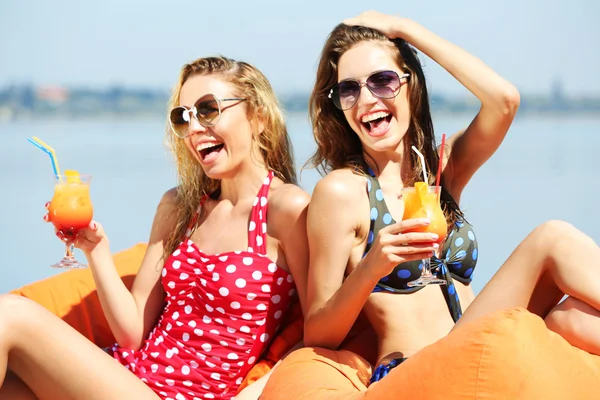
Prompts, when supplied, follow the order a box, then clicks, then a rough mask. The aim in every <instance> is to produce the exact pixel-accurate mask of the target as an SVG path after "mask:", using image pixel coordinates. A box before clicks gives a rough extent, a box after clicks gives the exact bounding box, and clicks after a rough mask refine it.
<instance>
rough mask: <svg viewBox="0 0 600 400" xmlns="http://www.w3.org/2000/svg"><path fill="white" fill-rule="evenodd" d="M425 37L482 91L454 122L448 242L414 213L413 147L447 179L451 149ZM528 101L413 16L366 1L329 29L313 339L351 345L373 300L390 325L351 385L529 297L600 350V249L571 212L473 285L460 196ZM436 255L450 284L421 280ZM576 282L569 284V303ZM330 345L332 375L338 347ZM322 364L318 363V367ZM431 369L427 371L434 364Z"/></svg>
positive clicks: (308, 324)
mask: <svg viewBox="0 0 600 400" xmlns="http://www.w3.org/2000/svg"><path fill="white" fill-rule="evenodd" d="M413 46H414V47H413ZM415 49H417V50H419V51H421V52H423V53H424V54H426V55H427V56H429V57H430V58H431V59H433V60H434V61H435V62H437V63H438V64H440V65H441V66H442V67H443V68H445V69H446V70H447V71H448V72H449V73H450V74H451V75H452V76H454V77H455V78H456V79H457V80H458V81H459V82H460V83H461V84H462V85H463V86H464V87H465V88H467V89H468V90H469V91H470V92H471V93H472V94H473V95H475V96H476V97H477V98H478V99H479V101H480V102H481V108H480V110H479V112H478V113H477V115H476V116H475V118H474V119H473V121H472V122H471V123H470V125H469V126H468V127H466V128H465V129H464V130H461V131H460V132H457V133H456V134H454V135H452V136H450V137H449V140H448V141H447V145H446V146H445V148H444V149H443V150H444V153H443V160H442V162H441V168H442V171H440V172H441V188H442V189H441V203H442V208H443V210H444V214H445V218H446V222H447V231H448V233H447V239H446V240H445V242H443V243H442V244H441V245H438V244H437V239H438V237H437V235H435V234H431V233H424V232H419V229H420V228H423V227H425V226H427V224H429V222H430V221H429V220H427V219H408V220H403V218H402V217H403V213H404V207H405V205H404V200H403V198H402V195H401V192H402V189H403V188H404V187H410V186H413V185H414V183H415V182H416V181H418V180H423V178H422V177H423V169H422V166H421V163H420V161H419V158H418V156H417V153H416V152H413V151H412V150H411V148H413V147H414V148H416V149H417V150H418V151H419V152H420V153H421V154H422V155H423V156H424V160H425V167H426V169H427V174H426V178H425V181H426V182H427V184H428V185H433V184H434V181H435V179H436V174H437V173H438V170H437V169H438V165H439V158H440V156H439V151H440V149H438V148H437V146H436V141H435V137H434V131H433V123H432V118H431V113H430V108H429V98H428V93H427V85H426V82H425V76H424V73H423V69H422V67H421V62H420V60H419V58H418V56H417V50H415ZM518 106H519V93H518V92H517V90H516V89H515V87H514V86H513V85H512V84H510V83H509V82H507V81H506V80H505V79H503V78H502V77H500V76H499V75H498V74H496V73H495V72H494V71H492V70H491V69H490V68H489V67H487V66H486V65H485V64H484V63H483V62H481V61H480V60H479V59H477V58H476V57H474V56H472V55H471V54H469V53H467V52H466V51H465V50H463V49H461V48H459V47H458V46H456V45H454V44H452V43H449V42H448V41H446V40H445V39H442V38H441V37H439V36H437V35H435V34H434V33H432V32H431V31H429V30H427V29H426V28H424V27H422V26H421V25H419V24H418V23H416V22H414V21H411V20H409V19H406V18H400V17H393V16H388V15H383V14H380V13H376V12H366V13H363V14H361V15H360V16H358V17H357V18H352V19H350V20H347V21H344V23H343V24H340V25H338V26H337V27H336V28H335V29H334V30H333V31H332V32H331V34H330V35H329V37H328V39H327V41H326V43H325V46H324V48H323V51H322V54H321V58H320V62H319V65H318V70H317V79H316V83H315V86H314V89H313V91H312V94H311V97H310V117H311V121H312V125H313V133H314V136H315V139H316V142H317V150H316V153H315V155H314V156H313V158H312V163H313V165H315V166H317V167H318V168H320V170H321V171H322V172H324V173H325V174H326V176H325V177H324V178H323V179H322V180H321V181H320V182H318V184H317V185H316V187H315V189H314V192H313V195H312V199H311V204H310V207H309V213H308V237H309V248H310V268H309V278H308V286H307V307H306V308H307V312H306V315H305V333H304V343H305V345H306V346H308V347H315V348H321V349H322V348H325V349H337V348H339V346H340V345H341V344H342V343H343V342H344V340H345V339H346V338H347V337H348V335H349V334H351V332H352V327H353V326H354V325H355V323H356V322H357V319H358V318H359V316H360V315H361V313H362V312H364V315H365V316H366V317H367V319H368V321H369V322H370V325H371V326H372V327H373V329H374V331H375V334H376V339H375V340H376V342H377V347H378V349H377V356H376V358H375V360H373V362H374V365H375V368H374V371H372V373H370V377H367V381H366V382H365V381H364V380H363V381H362V383H360V382H359V383H357V381H354V382H352V383H351V384H350V383H349V384H348V387H354V388H357V387H358V386H360V385H363V388H366V386H365V385H368V384H369V383H374V382H378V381H379V380H381V379H382V378H383V377H385V376H386V375H387V374H388V373H390V371H391V370H392V369H393V368H397V367H398V366H400V365H401V364H402V363H403V362H405V361H406V360H407V359H410V358H411V357H413V356H414V355H416V354H417V353H419V352H420V351H421V350H422V349H424V348H425V347H427V346H429V345H432V344H433V343H435V342H437V341H438V340H440V339H442V338H444V337H445V336H446V335H448V333H449V332H450V331H452V330H453V329H455V328H459V327H460V326H463V325H465V324H468V322H470V321H474V320H476V319H477V318H479V317H481V316H483V315H484V314H488V313H494V312H498V311H500V310H503V309H508V308H515V307H522V308H527V309H528V310H529V311H530V312H531V313H534V314H537V315H539V316H540V317H542V318H544V319H545V321H546V324H547V325H548V327H549V328H550V329H552V330H554V331H556V332H559V333H560V334H561V335H563V336H564V337H565V338H566V339H567V340H569V341H570V342H571V343H572V344H574V345H576V346H578V347H580V348H582V349H584V350H586V351H588V352H592V353H595V354H600V337H599V336H598V335H597V334H595V333H594V332H595V331H594V329H599V328H600V318H599V317H600V311H599V310H600V279H598V276H599V274H600V267H599V266H598V264H596V265H594V266H590V265H589V263H587V262H586V260H588V259H590V257H592V259H598V258H600V249H599V248H598V246H596V245H595V244H594V243H593V241H592V240H591V239H589V238H588V237H586V236H585V235H584V234H583V233H581V232H579V231H577V230H576V229H575V228H573V227H571V226H570V225H568V224H566V223H563V222H558V221H553V222H549V223H546V224H544V225H542V226H540V227H538V228H537V229H535V230H534V231H533V232H532V233H531V234H530V235H529V236H528V237H527V238H526V239H525V240H524V241H523V242H522V243H521V245H520V246H519V247H518V248H517V249H516V250H515V251H514V253H513V254H512V255H511V257H510V258H509V259H508V261H506V263H505V264H504V265H503V266H502V267H501V268H500V270H499V271H498V272H497V274H496V275H495V276H494V277H493V278H492V279H491V280H490V282H489V283H488V284H487V285H486V287H485V288H484V289H483V290H482V291H481V293H479V295H478V296H477V297H475V295H474V293H473V291H472V289H471V286H470V282H471V279H472V276H473V271H474V269H475V267H476V264H477V259H478V247H477V241H476V237H475V233H474V232H475V231H474V229H473V227H472V226H471V225H470V224H469V222H468V220H467V218H465V216H464V215H463V213H462V211H461V210H460V207H459V204H460V197H461V194H462V192H463V190H464V188H465V186H466V185H467V183H468V182H469V180H470V179H471V177H472V176H473V174H474V173H475V172H476V171H477V170H478V169H479V168H480V167H481V166H482V165H483V164H484V163H485V162H486V160H488V159H489V158H490V157H491V156H492V154H493V153H494V152H495V151H496V149H497V148H498V146H499V145H500V144H501V142H502V140H503V138H504V136H505V135H506V133H507V131H508V129H509V127H510V125H511V123H512V121H513V119H514V117H515V114H516V112H517V108H518ZM396 221H397V222H396ZM423 259H430V260H431V264H432V267H433V271H434V273H435V274H436V275H437V276H438V277H439V278H440V279H443V280H444V281H445V282H446V284H443V285H432V284H429V285H421V286H413V285H411V283H412V282H413V281H415V280H416V279H417V278H419V276H420V275H421V272H422V266H421V263H422V261H421V260H423ZM565 294H567V295H569V298H568V299H567V300H566V301H564V302H562V303H560V304H558V303H559V301H560V300H561V298H562V297H563V296H564V295H565ZM565 310H569V312H567V313H565V312H564V311H565ZM463 312H464V315H463ZM575 324H579V325H575ZM574 326H577V327H578V329H573V328H574ZM311 351H312V350H310V349H304V350H300V351H299V354H305V355H306V354H309V353H311ZM316 353H317V354H329V355H330V356H331V360H333V361H332V362H331V365H334V364H335V365H341V367H340V371H342V370H343V369H344V368H345V367H347V369H351V370H353V371H355V372H353V373H354V374H355V375H360V376H362V377H363V378H364V376H365V371H370V366H367V365H368V364H366V361H365V360H362V361H360V359H356V358H355V359H352V360H351V362H350V363H344V362H343V361H342V360H344V359H346V360H347V358H345V356H343V354H346V355H347V353H327V352H325V353H319V351H316ZM316 357H317V358H318V359H319V363H315V364H314V365H315V369H314V370H315V371H319V374H320V376H319V377H317V376H316V375H315V377H314V378H315V379H316V380H318V379H322V378H321V376H322V371H323V370H324V369H325V367H324V366H323V365H324V364H326V363H327V361H324V360H326V359H327V357H325V356H324V357H320V358H319V356H316ZM292 358H294V356H293V357H292ZM433 361H435V360H433ZM462 361H465V362H467V363H468V362H469V361H470V360H462ZM460 362H461V360H460V358H457V359H456V363H460ZM413 365H414V364H413ZM310 366H311V365H310V363H306V365H305V368H309V370H310ZM285 368H286V361H284V362H283V364H282V365H281V366H280V367H278V369H276V370H275V371H274V374H275V375H274V381H273V382H277V381H279V382H281V381H282V379H281V378H276V377H277V375H278V374H282V372H280V371H281V370H285ZM406 368H409V367H408V366H406ZM448 368H452V365H449V366H448ZM394 372H395V371H394ZM315 373H316V372H315ZM399 373H400V372H398V374H399ZM422 373H423V379H426V378H425V377H426V376H427V375H426V374H427V371H422ZM288 379H291V377H289V376H288ZM302 381H303V384H302V389H303V390H304V389H305V390H306V394H307V396H308V394H310V393H317V391H318V389H317V388H316V387H315V386H312V385H311V381H310V380H309V379H308V378H307V377H306V376H305V377H304V379H303V380H302ZM359 381H360V380H359ZM332 382H333V381H332ZM415 384H417V385H418V384H419V382H416V383H415ZM271 385H276V383H271V384H267V390H269V386H271ZM374 386H376V385H374ZM348 387H346V388H345V390H346V392H343V391H340V392H329V393H330V394H333V393H337V394H339V395H340V398H342V397H343V396H342V392H343V393H345V395H349V394H350V393H351V392H352V391H351V390H350V389H348ZM387 387H388V389H389V387H393V383H392V382H388V384H387ZM328 388H329V389H332V388H336V387H335V385H334V384H333V385H332V386H328ZM338 389H339V388H338ZM312 390H314V392H313V391H312ZM324 390H325V389H324ZM375 390H376V393H381V390H379V391H377V389H375ZM269 393H270V394H272V393H273V392H269ZM302 393H304V392H302ZM368 393H370V392H368ZM270 394H269V395H267V396H265V399H270V398H271V397H270ZM301 397H302V396H300V395H299V396H298V398H301ZM441 397H444V396H441V395H440V398H441ZM356 398H358V397H356Z"/></svg>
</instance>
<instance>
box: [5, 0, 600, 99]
mask: <svg viewBox="0 0 600 400" xmlns="http://www.w3.org/2000/svg"><path fill="white" fill-rule="evenodd" d="M370 4H371V6H374V5H376V7H375V9H376V10H378V11H381V12H385V13H389V14H395V15H402V16H404V17H408V18H411V19H413V20H415V21H417V22H419V23H420V24H422V25H423V26H425V27H427V28H428V29H430V30H432V31H433V32H435V33H437V34H439V35H440V36H442V37H444V38H446V39H448V40H450V41H452V42H454V43H456V44H458V45H459V46H461V47H463V48H465V49H466V50H468V51H469V52H471V53H473V54H475V55H476V56H477V57H479V58H481V59H482V60H483V61H484V62H485V63H487V64H488V65H490V66H491V67H492V68H493V69H494V70H495V71H496V72H498V73H499V74H500V75H502V76H504V77H505V78H506V79H508V80H509V81H511V82H512V83H513V84H515V85H516V86H517V88H519V90H520V91H521V93H526V94H536V93H537V94H542V95H543V94H547V93H549V91H550V90H551V87H552V84H553V82H554V81H555V80H556V79H560V80H561V81H562V85H563V88H564V90H565V92H566V93H567V94H568V95H582V94H587V95H600V79H599V78H598V73H599V71H600V52H599V51H598V48H599V47H600V46H599V43H598V42H599V40H600V24H598V23H597V19H598V17H600V2H599V1H598V0H570V1H558V0H503V1H494V2H490V1H481V0H453V1H446V0H412V1H410V0H405V1H398V0H395V1H391V0H381V1H378V2H377V3H376V4H375V3H370ZM368 8H369V6H368V2H367V1H364V0H344V1H339V0H305V1H285V0H283V1H275V0H254V1H242V0H239V1H237V0H230V1H214V2H213V1H211V2H207V1H201V0H192V1H184V2H175V1H165V0H145V1H139V0H103V1H89V0H52V1H47V0H29V1H22V0H1V1H0V57H1V59H0V87H3V86H5V85H9V84H22V83H29V82H31V83H34V84H36V85H49V86H52V85H61V86H85V87H92V88H104V87H106V86H110V85H123V86H126V87H151V88H158V89H161V88H164V89H169V88H171V87H172V86H173V84H174V83H175V81H176V79H177V76H178V73H179V69H180V68H181V66H182V65H183V64H185V63H186V62H189V61H192V60H193V59H195V58H197V57H201V56H208V55H215V54H222V55H225V56H228V57H233V58H237V59H240V60H244V61H247V62H250V63H252V64H254V65H256V66H257V67H258V68H260V69H261V70H262V71H263V72H264V73H265V75H266V76H267V77H268V78H269V79H270V81H271V83H272V84H273V87H274V88H275V90H276V92H277V93H278V94H287V93H293V92H295V91H309V90H310V88H311V86H312V84H313V82H314V74H315V70H316V64H317V61H318V56H319V52H320V50H321V48H322V45H323V43H324V41H325V39H326V37H327V35H328V33H329V32H330V31H331V29H332V28H333V27H334V26H335V25H336V24H337V23H339V22H341V21H342V20H343V19H344V18H348V17H352V16H355V15H357V14H359V13H360V12H362V11H365V10H366V9H368ZM424 64H425V71H426V74H427V77H428V78H429V87H430V90H432V91H434V92H440V93H445V94H464V93H466V90H465V89H464V88H462V86H461V85H460V84H459V83H458V82H456V81H455V80H454V79H453V78H452V77H451V76H450V75H449V74H448V73H447V72H445V71H444V70H443V69H442V68H441V67H439V66H438V65H437V64H436V63H435V62H433V61H432V60H430V59H426V58H425V57H424Z"/></svg>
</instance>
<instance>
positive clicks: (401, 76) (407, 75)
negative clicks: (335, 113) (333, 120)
mask: <svg viewBox="0 0 600 400" xmlns="http://www.w3.org/2000/svg"><path fill="white" fill-rule="evenodd" d="M384 72H392V73H394V74H395V75H396V76H397V77H398V82H399V83H400V85H399V86H398V89H397V90H395V91H394V95H393V96H391V97H383V96H380V95H378V94H377V93H375V92H374V91H373V89H372V88H371V86H369V85H368V83H367V81H368V80H369V79H370V78H371V77H373V76H375V75H377V74H381V73H384ZM409 77H410V74H409V73H408V72H406V73H404V74H402V75H400V74H398V73H397V72H396V71H393V70H391V69H390V70H383V71H376V72H373V73H372V74H370V75H369V76H368V77H367V79H365V81H364V82H361V81H359V80H358V79H345V80H343V81H341V82H338V83H336V84H335V85H333V87H332V88H331V89H330V90H329V94H328V95H327V98H328V99H330V100H331V101H332V102H333V105H334V106H335V107H336V108H337V109H339V110H341V111H346V110H349V109H351V108H352V107H354V106H355V105H356V103H358V99H359V97H360V92H361V90H362V88H363V87H364V86H366V87H367V89H369V92H371V94H372V95H373V96H375V97H377V98H379V99H393V98H394V97H396V96H398V93H400V88H402V85H403V84H404V83H403V82H402V79H404V78H409ZM343 82H355V83H356V84H358V94H357V95H356V100H354V103H352V105H351V106H350V107H347V108H342V107H341V99H339V100H338V102H339V103H340V105H339V106H338V105H337V104H336V102H335V100H334V99H333V91H334V89H335V88H336V87H338V88H339V84H340V83H343ZM405 83H406V82H405Z"/></svg>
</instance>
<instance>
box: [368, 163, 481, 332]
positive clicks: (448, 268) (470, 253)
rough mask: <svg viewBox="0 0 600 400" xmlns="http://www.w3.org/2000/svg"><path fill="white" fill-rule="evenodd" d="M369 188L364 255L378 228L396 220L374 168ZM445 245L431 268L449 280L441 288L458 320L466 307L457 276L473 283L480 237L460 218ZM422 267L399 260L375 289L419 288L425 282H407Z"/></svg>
mask: <svg viewBox="0 0 600 400" xmlns="http://www.w3.org/2000/svg"><path fill="white" fill-rule="evenodd" d="M367 192H368V195H369V204H370V206H371V225H370V228H369V236H368V239H367V247H366V249H365V252H364V254H363V257H364V256H365V255H366V254H367V252H368V251H369V249H370V248H371V246H372V244H373V241H374V240H375V235H376V234H377V232H379V231H380V230H381V229H382V228H384V227H385V226H387V225H390V224H393V223H395V221H394V219H393V218H392V215H391V214H390V212H389V210H388V208H387V205H386V204H385V200H384V198H383V192H382V190H381V186H380V185H379V181H378V180H377V178H375V176H374V174H373V172H372V171H369V176H367ZM443 246H444V247H443V249H442V251H441V252H440V254H441V258H438V257H436V256H433V257H431V261H430V264H431V271H432V273H434V274H437V275H439V276H440V278H443V279H446V281H447V282H448V285H440V288H441V290H442V293H443V294H444V298H445V299H446V303H447V304H448V309H449V311H450V314H451V315H452V318H453V319H454V321H455V322H456V321H458V319H459V318H460V317H461V316H462V308H461V306H460V300H459V298H458V294H457V293H456V288H455V287H454V279H456V280H458V281H460V282H462V283H470V282H471V278H472V275H473V270H474V269H475V265H476V264H477V255H478V254H477V253H478V249H477V239H476V238H475V234H474V233H473V227H472V226H471V225H470V224H469V223H468V222H466V221H457V222H456V223H455V225H454V227H453V230H452V231H451V232H450V234H449V235H448V237H447V239H446V240H445V242H444V245H443ZM421 269H422V265H421V262H420V261H418V260H416V261H409V262H405V263H402V264H398V265H397V266H396V267H395V268H394V270H393V271H392V273H391V274H389V275H388V276H384V277H383V278H381V279H380V280H379V282H378V283H377V286H375V288H374V289H373V292H383V291H385V292H391V293H413V292H416V291H417V290H420V289H422V288H423V286H420V287H409V286H407V283H408V282H410V281H414V280H415V279H417V278H419V277H420V276H421Z"/></svg>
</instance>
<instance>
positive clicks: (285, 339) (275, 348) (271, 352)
mask: <svg viewBox="0 0 600 400" xmlns="http://www.w3.org/2000/svg"><path fill="white" fill-rule="evenodd" d="M303 335H304V317H303V315H302V308H300V303H299V302H298V301H296V302H295V303H294V304H292V305H291V307H290V309H289V310H288V316H287V317H286V321H284V323H283V324H282V326H281V329H280V331H279V333H278V334H277V336H275V338H274V339H273V341H272V342H271V344H270V345H269V348H268V349H267V352H266V353H265V354H264V355H263V357H262V358H261V359H260V360H258V361H257V362H256V364H254V366H253V367H252V369H250V371H248V374H247V375H246V377H245V378H244V381H243V382H242V384H241V385H240V387H239V389H238V391H241V390H242V389H244V388H245V387H246V386H248V385H250V384H251V383H254V382H256V381H257V380H259V379H260V378H262V377H263V376H264V375H265V374H267V373H268V372H269V371H270V370H271V369H272V368H273V366H274V365H275V364H276V363H277V361H279V360H281V359H282V358H283V356H284V355H285V354H286V353H287V352H288V351H290V349H291V348H292V347H294V346H295V345H296V344H297V343H298V342H300V341H301V340H302V337H303Z"/></svg>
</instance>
